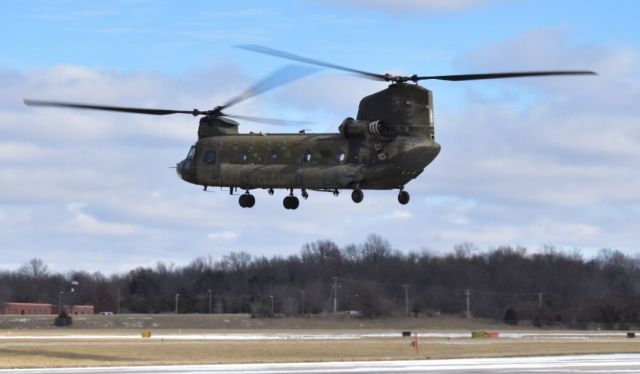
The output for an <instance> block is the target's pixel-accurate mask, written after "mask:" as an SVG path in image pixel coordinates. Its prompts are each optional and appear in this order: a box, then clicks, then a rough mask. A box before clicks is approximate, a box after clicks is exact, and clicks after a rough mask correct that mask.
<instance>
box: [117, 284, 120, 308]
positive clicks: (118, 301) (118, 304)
mask: <svg viewBox="0 0 640 374" xmlns="http://www.w3.org/2000/svg"><path fill="white" fill-rule="evenodd" d="M116 314H120V288H116Z"/></svg>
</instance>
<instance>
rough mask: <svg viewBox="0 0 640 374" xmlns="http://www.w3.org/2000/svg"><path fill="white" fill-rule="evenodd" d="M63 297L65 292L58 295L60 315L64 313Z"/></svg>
mask: <svg viewBox="0 0 640 374" xmlns="http://www.w3.org/2000/svg"><path fill="white" fill-rule="evenodd" d="M62 295H64V291H60V292H59V293H58V314H60V313H62Z"/></svg>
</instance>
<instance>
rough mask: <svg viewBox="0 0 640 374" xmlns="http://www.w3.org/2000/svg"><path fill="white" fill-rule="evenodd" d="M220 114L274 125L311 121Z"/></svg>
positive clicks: (299, 123)
mask: <svg viewBox="0 0 640 374" xmlns="http://www.w3.org/2000/svg"><path fill="white" fill-rule="evenodd" d="M222 116H223V117H229V118H236V119H242V120H245V121H251V122H258V123H266V124H267V125H276V126H298V125H308V124H311V123H313V122H310V121H289V120H285V119H276V118H263V117H251V116H239V115H235V114H222Z"/></svg>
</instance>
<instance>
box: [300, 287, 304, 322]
mask: <svg viewBox="0 0 640 374" xmlns="http://www.w3.org/2000/svg"><path fill="white" fill-rule="evenodd" d="M300 294H301V295H302V315H303V316H304V290H302V291H300Z"/></svg>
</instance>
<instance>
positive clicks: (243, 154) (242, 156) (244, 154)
mask: <svg viewBox="0 0 640 374" xmlns="http://www.w3.org/2000/svg"><path fill="white" fill-rule="evenodd" d="M247 158H249V157H248V156H247V152H240V161H241V162H246V161H247Z"/></svg>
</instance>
